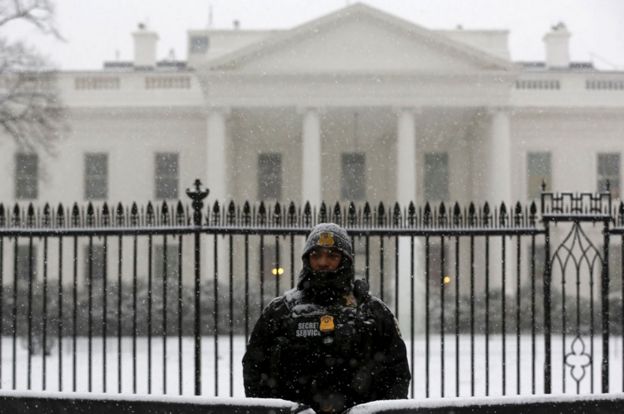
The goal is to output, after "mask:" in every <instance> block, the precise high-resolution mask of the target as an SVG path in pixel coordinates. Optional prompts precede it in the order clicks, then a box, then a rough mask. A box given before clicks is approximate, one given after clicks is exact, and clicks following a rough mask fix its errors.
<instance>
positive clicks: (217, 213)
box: [212, 200, 221, 225]
mask: <svg viewBox="0 0 624 414" xmlns="http://www.w3.org/2000/svg"><path fill="white" fill-rule="evenodd" d="M220 219H221V206H220V205H219V200H215V202H214V204H213V205H212V224H213V225H218V224H219V222H220Z"/></svg>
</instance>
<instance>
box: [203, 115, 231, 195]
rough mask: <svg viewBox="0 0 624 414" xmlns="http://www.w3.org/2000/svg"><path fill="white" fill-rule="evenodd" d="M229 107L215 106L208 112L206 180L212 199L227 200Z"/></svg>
mask: <svg viewBox="0 0 624 414" xmlns="http://www.w3.org/2000/svg"><path fill="white" fill-rule="evenodd" d="M226 115H227V109H225V108H214V109H211V110H210V112H209V113H208V120H207V138H206V182H205V183H204V185H205V186H206V188H208V189H210V195H209V196H208V197H209V199H210V200H219V202H225V199H226V197H227V196H228V195H229V194H228V192H227V184H226V183H227V181H226V176H227V174H228V171H227V168H228V165H227V163H226V151H225V139H226V130H225V117H226Z"/></svg>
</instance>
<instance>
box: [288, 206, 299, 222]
mask: <svg viewBox="0 0 624 414" xmlns="http://www.w3.org/2000/svg"><path fill="white" fill-rule="evenodd" d="M296 223H297V208H296V207H295V203H294V202H293V201H291V202H290V204H288V225H289V226H294V225H295V224H296Z"/></svg>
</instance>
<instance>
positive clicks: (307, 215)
mask: <svg viewBox="0 0 624 414" xmlns="http://www.w3.org/2000/svg"><path fill="white" fill-rule="evenodd" d="M311 222H312V207H311V206H310V202H309V201H306V203H305V206H304V207H303V224H304V226H306V227H310V225H311Z"/></svg>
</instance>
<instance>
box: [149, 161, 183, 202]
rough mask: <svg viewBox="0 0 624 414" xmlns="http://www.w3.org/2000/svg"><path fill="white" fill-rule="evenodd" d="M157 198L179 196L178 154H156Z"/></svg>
mask: <svg viewBox="0 0 624 414" xmlns="http://www.w3.org/2000/svg"><path fill="white" fill-rule="evenodd" d="M155 167H156V171H155V173H156V174H155V176H156V198H157V199H160V200H162V199H174V198H178V176H179V169H178V154H177V153H174V152H163V153H157V154H156V165H155Z"/></svg>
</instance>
